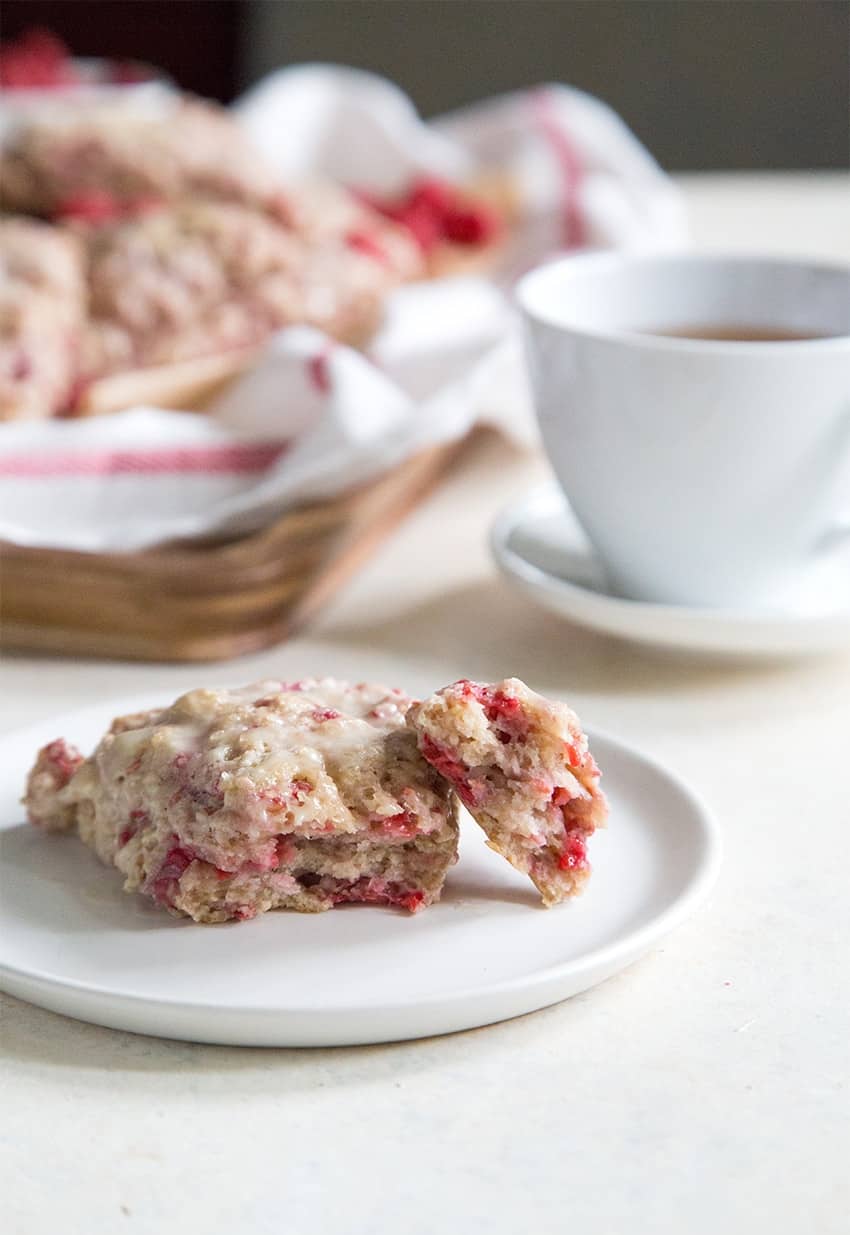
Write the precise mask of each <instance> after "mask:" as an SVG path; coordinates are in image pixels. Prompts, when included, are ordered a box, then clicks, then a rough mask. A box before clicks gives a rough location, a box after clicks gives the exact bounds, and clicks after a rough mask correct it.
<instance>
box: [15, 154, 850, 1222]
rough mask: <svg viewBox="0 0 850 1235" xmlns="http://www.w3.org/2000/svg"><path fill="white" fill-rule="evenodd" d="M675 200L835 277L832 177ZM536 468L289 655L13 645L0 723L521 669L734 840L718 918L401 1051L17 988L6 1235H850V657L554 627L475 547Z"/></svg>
mask: <svg viewBox="0 0 850 1235" xmlns="http://www.w3.org/2000/svg"><path fill="white" fill-rule="evenodd" d="M681 183H682V184H683V186H684V188H685V191H686V194H687V197H688V200H689V203H690V205H691V208H692V218H693V221H694V233H695V239H696V243H697V244H698V245H699V246H700V247H703V248H706V247H710V248H713V249H724V248H725V249H728V250H733V249H735V250H739V249H744V248H749V249H758V250H760V251H766V252H774V253H781V252H784V253H793V254H802V255H818V256H823V257H839V258H842V259H843V260H850V178H848V176H846V175H820V174H818V175H811V176H804V175H795V176H791V175H774V176H766V175H758V176H742V175H724V176H716V175H712V176H687V177H682V178H681ZM543 474H544V467H543V465H542V463H541V462H540V461H539V460H537V459H535V458H528V457H526V458H521V457H517V456H516V455H514V454H512V453H511V452H509V451H508V449H507V448H506V447H505V446H503V445H501V444H499V443H497V442H495V441H487V442H485V443H484V444H483V445H482V446H481V448H480V449H478V450H477V451H476V452H475V453H474V454H473V455H472V456H471V457H467V458H466V459H464V460H463V461H462V463H461V464H459V465H458V467H457V468H456V470H455V472H454V473H453V474H452V475H451V477H450V478H449V479H448V480H447V482H446V483H445V484H444V485H443V486H442V488H441V489H440V490H439V492H437V493H436V494H434V496H433V497H432V498H431V499H430V500H429V501H428V502H427V503H426V504H425V505H424V506H423V507H421V508H420V509H419V510H418V511H417V512H416V514H415V515H414V516H413V517H412V518H411V519H410V520H409V521H408V522H407V523H406V524H405V525H404V527H403V528H402V529H401V530H399V531H398V533H397V534H396V535H395V536H394V537H393V538H392V539H391V540H390V541H389V542H388V543H386V544H385V545H384V546H383V547H382V548H381V549H380V551H379V552H378V553H377V554H376V556H375V557H374V558H373V559H372V561H371V562H370V563H369V565H368V567H367V568H366V569H365V570H364V571H363V572H362V574H361V575H360V576H359V577H358V579H357V580H356V582H354V583H353V584H351V585H350V586H349V587H348V588H347V590H346V591H345V592H344V593H343V594H341V595H340V596H338V597H337V598H336V600H335V601H334V603H333V604H332V606H331V607H330V609H329V610H328V612H327V613H326V615H325V617H324V619H323V621H322V622H321V623H320V624H319V625H318V626H317V627H315V628H314V629H313V630H311V631H310V632H309V633H308V634H306V635H305V636H303V637H301V638H300V639H298V640H296V641H295V642H293V643H291V644H289V645H287V646H286V647H283V648H281V649H279V650H277V651H273V652H268V653H264V654H263V655H259V656H252V657H248V658H245V659H244V660H242V661H239V662H237V663H231V664H228V665H224V666H220V667H218V666H212V667H209V668H204V667H200V668H198V667H191V666H189V667H173V666H171V667H169V666H146V665H125V664H109V663H97V662H93V663H82V662H79V663H73V662H69V661H63V660H42V659H35V658H27V657H15V656H7V657H6V658H5V660H4V662H3V664H2V666H0V728H2V729H9V728H12V727H14V726H17V725H20V724H22V723H25V722H27V721H30V720H36V719H40V718H42V717H44V716H47V715H49V714H50V713H51V712H53V711H58V710H66V709H67V708H71V707H76V706H78V705H81V704H84V703H87V702H90V701H92V700H95V699H100V698H109V697H115V698H118V697H120V696H124V695H128V694H133V693H134V692H142V691H144V692H149V691H151V690H156V689H159V688H161V689H162V691H163V693H164V695H165V696H173V695H174V694H176V693H177V692H178V691H179V690H181V689H184V688H186V687H188V686H191V685H197V684H198V682H199V681H203V680H205V679H206V680H208V681H215V680H220V681H231V682H233V681H239V680H244V681H249V680H251V679H252V678H258V677H262V676H264V675H274V676H298V675H301V674H305V673H310V672H313V671H316V672H331V673H337V674H339V675H341V676H350V675H353V676H354V677H355V678H358V679H359V678H366V677H370V676H375V677H378V678H381V679H385V680H389V681H391V682H395V681H397V682H398V683H399V684H402V685H404V686H406V687H408V688H410V689H412V690H414V691H416V690H421V689H425V688H427V687H432V686H434V685H436V684H438V683H442V682H445V681H447V680H450V679H452V678H453V677H458V676H461V675H463V676H469V677H483V678H488V677H490V678H492V677H501V676H503V675H505V674H508V673H511V674H516V675H518V676H520V677H523V678H526V679H527V680H528V681H529V683H530V684H531V685H533V686H535V687H537V688H539V689H541V690H544V691H547V690H548V691H552V692H553V693H556V694H558V695H561V696H563V697H565V698H567V699H569V700H570V701H571V702H572V703H573V704H574V705H575V706H576V708H577V709H578V710H579V712H580V714H581V715H582V717H583V718H584V719H585V720H586V721H587V722H588V723H590V724H592V725H594V726H598V727H601V728H605V729H608V730H610V731H612V732H614V733H617V734H620V735H621V736H622V737H624V738H625V739H627V740H628V741H631V742H634V743H635V744H637V745H639V746H640V747H642V748H643V749H645V750H647V751H649V752H651V753H652V754H653V755H655V756H656V757H657V758H658V759H660V760H662V761H665V762H667V763H669V765H670V766H671V767H673V768H674V769H675V770H676V771H678V772H679V773H680V774H681V775H683V776H684V777H686V778H687V779H689V780H690V781H691V782H692V784H693V785H694V787H695V788H696V789H697V790H698V791H700V792H701V793H702V794H703V795H704V796H705V798H706V799H707V800H708V802H709V803H710V804H711V805H712V806H713V808H714V810H715V813H716V814H717V816H718V817H719V820H720V822H721V825H722V827H723V830H724V833H725V839H726V850H727V853H726V864H725V868H724V871H723V873H722V875H721V879H720V883H719V886H718V888H717V890H716V892H715V894H714V896H713V897H712V899H711V901H710V902H709V904H708V906H707V907H705V908H704V909H703V910H702V911H701V912H700V913H699V914H698V916H697V917H695V918H694V919H693V920H691V921H690V922H689V923H688V924H686V925H685V926H684V927H682V928H681V929H680V930H679V931H678V932H677V933H676V934H674V935H673V936H672V937H670V939H669V940H668V942H667V943H666V944H665V945H664V946H663V947H662V948H659V949H658V950H657V951H656V952H655V953H653V954H652V955H650V956H649V957H648V958H647V959H645V960H643V961H641V962H639V963H638V964H637V965H635V966H633V967H632V968H631V969H629V970H627V971H626V972H625V973H623V974H621V975H620V976H618V977H616V978H613V979H611V980H610V981H608V982H607V983H605V984H604V985H603V986H601V987H598V988H597V989H595V990H592V991H590V992H589V993H587V994H586V995H583V996H579V997H578V998H575V999H573V1000H570V1001H569V1002H568V1003H565V1004H561V1005H559V1006H558V1007H555V1008H551V1009H549V1010H547V1011H544V1012H539V1013H536V1014H534V1015H531V1016H527V1017H524V1018H522V1019H520V1020H516V1021H513V1022H509V1023H506V1024H502V1025H497V1026H494V1027H491V1028H488V1029H481V1030H475V1031H472V1032H468V1033H463V1034H459V1035H456V1036H453V1037H449V1038H438V1039H430V1040H426V1041H422V1042H413V1043H406V1044H400V1045H395V1046H382V1047H369V1048H355V1049H333V1050H317V1051H286V1050H273V1051H259V1050H240V1049H231V1048H223V1047H207V1046H196V1045H189V1044H180V1043H169V1042H164V1041H158V1040H155V1039H152V1038H142V1037H134V1036H132V1035H130V1034H122V1033H117V1032H113V1031H111V1030H106V1029H99V1028H95V1027H92V1026H88V1025H84V1024H80V1023H77V1022H74V1021H71V1020H67V1019H65V1018H63V1017H60V1016H56V1015H53V1014H51V1013H48V1012H43V1011H41V1010H39V1009H36V1008H33V1007H29V1006H28V1005H26V1004H23V1003H20V1002H18V1001H16V1000H13V999H8V998H6V999H4V1000H3V1003H2V1006H1V1008H2V1012H1V1014H2V1022H0V1060H2V1065H1V1066H2V1075H3V1093H4V1097H3V1117H2V1124H0V1144H2V1147H3V1154H2V1157H3V1159H4V1162H5V1166H4V1168H3V1175H4V1177H5V1182H2V1181H0V1194H2V1196H3V1200H2V1201H0V1221H2V1216H3V1214H4V1211H6V1221H5V1227H4V1229H5V1230H7V1231H9V1232H10V1235H43V1233H46V1232H48V1231H49V1232H53V1231H61V1232H63V1233H65V1235H78V1233H79V1235H115V1233H116V1232H122V1231H127V1232H139V1233H141V1232H144V1233H145V1235H148V1233H150V1235H153V1233H156V1235H163V1233H165V1232H172V1231H174V1232H177V1231H180V1232H181V1233H185V1235H194V1233H195V1232H198V1233H200V1232H218V1231H228V1232H234V1233H236V1235H243V1233H244V1235H255V1233H257V1235H259V1233H263V1235H265V1233H266V1232H268V1235H301V1233H302V1232H307V1231H310V1232H311V1233H313V1235H325V1233H326V1232H328V1233H330V1232H333V1233H334V1235H395V1233H396V1232H404V1235H436V1233H437V1232H448V1233H454V1232H458V1233H459V1235H474V1233H476V1232H482V1233H486V1235H526V1233H529V1235H530V1233H532V1232H533V1233H535V1235H549V1233H552V1235H554V1233H556V1232H557V1233H560V1232H564V1231H567V1230H575V1231H577V1232H581V1233H582V1235H620V1233H621V1232H626V1231H629V1232H637V1233H643V1232H652V1233H653V1235H668V1233H669V1235H716V1232H718V1231H724V1232H729V1233H730V1235H738V1233H739V1232H740V1233H741V1235H744V1233H746V1235H760V1233H762V1232H763V1233H764V1235H768V1233H769V1235H784V1233H785V1232H788V1233H791V1232H797V1231H806V1232H817V1233H818V1235H833V1233H835V1235H837V1233H838V1232H839V1231H842V1232H843V1231H844V1230H846V1226H845V1225H844V1224H845V1222H846V1214H847V1213H848V1212H850V1185H849V1184H848V1179H849V1178H850V1172H848V1170H847V1162H848V1156H850V1096H849V1095H848V1088H847V1079H848V1065H850V1015H848V1009H850V982H848V976H850V895H848V891H847V886H848V885H847V870H848V862H850V792H848V779H847V765H848V758H850V650H848V654H847V655H845V656H839V657H832V658H831V659H829V660H826V661H820V662H812V663H803V664H796V665H782V666H780V665H770V666H768V665H761V666H760V667H744V666H741V665H737V666H735V665H732V666H730V665H719V664H716V663H715V664H706V663H704V662H702V663H700V662H691V661H688V660H684V659H671V658H667V657H664V656H663V655H661V654H658V653H652V652H648V651H643V650H640V649H639V648H637V647H631V646H629V645H626V644H622V643H618V642H615V641H613V640H609V639H607V638H604V637H601V636H595V635H593V634H589V633H585V632H582V631H579V630H577V629H573V628H570V627H568V626H566V625H564V624H561V623H560V622H559V621H558V620H557V619H555V618H554V617H550V616H547V615H546V614H545V613H542V612H540V611H539V610H537V609H535V608H534V607H533V606H532V605H531V604H530V603H529V602H527V601H526V600H524V599H523V598H522V597H520V596H518V595H516V594H515V593H514V592H512V591H511V590H510V589H509V588H508V586H507V585H506V584H505V583H503V582H501V581H500V580H499V579H498V578H497V576H496V575H495V572H494V570H493V567H492V566H491V564H490V561H489V557H488V553H487V550H486V545H485V533H486V530H487V528H488V526H489V523H490V521H491V519H492V518H493V515H494V514H495V512H496V511H497V509H498V508H499V507H500V506H501V505H502V504H503V503H504V502H505V501H506V500H507V499H509V498H511V497H513V496H516V495H518V494H520V493H521V492H522V491H523V489H524V487H526V486H528V485H530V484H531V483H533V482H534V481H535V480H536V479H538V478H539V477H540V476H541V475H543ZM447 529H450V530H451V536H450V537H447V534H446V533H447ZM842 1213H843V1214H844V1215H845V1217H844V1218H842V1217H841V1215H842Z"/></svg>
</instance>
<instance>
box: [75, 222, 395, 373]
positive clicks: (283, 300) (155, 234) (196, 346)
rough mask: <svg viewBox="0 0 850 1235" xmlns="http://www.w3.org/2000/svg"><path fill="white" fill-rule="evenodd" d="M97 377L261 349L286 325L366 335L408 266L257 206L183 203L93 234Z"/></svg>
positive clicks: (91, 335)
mask: <svg viewBox="0 0 850 1235" xmlns="http://www.w3.org/2000/svg"><path fill="white" fill-rule="evenodd" d="M81 239H82V241H83V243H84V244H85V247H86V250H87V254H88V282H89V309H90V321H89V324H88V328H87V334H86V355H85V362H84V369H85V373H86V376H87V377H88V378H89V379H94V378H97V377H101V376H104V375H105V374H108V373H113V372H121V371H126V370H128V369H142V368H147V367H148V366H152V365H165V364H173V363H175V362H179V361H184V360H188V359H193V358H195V357H204V356H216V355H221V354H222V353H225V352H228V351H233V352H235V353H238V352H239V351H240V349H245V348H250V347H256V346H258V345H259V344H261V343H262V342H263V341H264V340H265V339H266V338H267V337H268V335H269V334H270V333H271V332H272V331H274V330H276V329H279V328H280V327H283V326H288V325H294V324H299V325H310V326H315V327H317V328H319V329H321V330H324V331H325V332H326V333H327V334H329V335H331V336H332V337H334V338H337V339H340V340H343V341H345V342H351V343H362V342H364V341H365V340H366V339H367V338H368V337H369V336H370V335H371V333H372V332H373V331H374V330H375V328H376V326H377V325H378V323H379V321H380V318H381V315H382V311H383V303H384V299H385V296H386V295H387V293H388V292H389V291H390V290H391V289H392V288H393V287H394V286H396V285H397V283H398V282H400V281H401V278H402V277H403V273H402V272H400V271H398V270H397V269H396V268H394V267H393V266H388V265H387V264H386V263H382V262H379V261H377V260H375V259H374V258H372V257H369V256H366V255H364V254H362V253H360V252H358V251H357V250H355V249H352V248H351V247H350V246H349V245H347V244H346V243H344V242H337V243H334V242H331V241H327V242H324V243H322V244H321V245H319V244H311V243H308V242H307V241H306V240H305V239H303V238H302V237H301V236H300V235H299V234H298V233H296V232H295V231H293V230H291V229H288V228H286V227H284V226H283V225H281V224H280V223H278V222H276V221H274V220H273V219H271V218H269V217H268V216H267V215H264V214H262V213H260V212H259V211H256V210H251V209H248V208H246V207H244V206H240V205H235V204H233V203H228V202H217V201H201V200H199V201H194V202H182V203H179V204H175V205H171V206H168V207H166V208H164V209H161V210H151V211H149V212H147V213H146V214H145V215H144V216H142V217H139V218H136V219H132V220H125V221H123V222H119V223H112V224H106V225H103V226H96V227H91V228H87V229H84V230H83V231H82V233H81Z"/></svg>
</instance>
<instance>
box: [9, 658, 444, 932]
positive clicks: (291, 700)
mask: <svg viewBox="0 0 850 1235" xmlns="http://www.w3.org/2000/svg"><path fill="white" fill-rule="evenodd" d="M409 704H410V699H409V698H408V696H407V695H405V694H404V693H403V692H402V691H400V690H388V689H386V688H385V687H383V686H376V685H372V684H370V683H359V684H358V685H356V686H350V685H348V683H345V682H339V681H336V680H334V679H332V678H322V679H315V678H305V679H302V680H301V681H296V682H277V681H275V682H261V683H258V684H256V685H253V686H248V687H245V688H243V689H240V690H193V691H190V692H189V693H188V694H186V695H183V696H181V698H179V699H178V700H177V701H176V702H175V703H173V704H172V705H171V706H170V707H165V708H157V709H154V710H152V711H149V712H140V713H137V714H135V715H131V716H122V717H119V718H118V719H117V720H115V721H113V723H112V726H111V728H110V730H109V732H108V733H107V734H106V735H105V736H104V737H103V738H102V739H101V741H100V742H99V744H98V746H97V748H96V749H95V750H94V752H93V753H92V754H91V755H90V756H89V758H87V759H84V758H83V756H82V755H81V754H80V753H79V752H78V751H77V750H76V749H75V748H74V747H73V746H70V745H69V744H68V743H66V742H65V741H64V740H63V739H61V738H60V739H58V740H56V741H55V742H51V743H50V744H49V745H48V746H46V747H44V748H43V749H42V750H41V751H40V752H39V755H38V759H37V760H36V763H35V766H34V767H33V769H32V771H31V772H30V775H29V780H28V783H27V793H26V797H25V802H26V806H27V811H28V815H29V818H30V820H31V822H32V823H34V824H37V825H39V826H41V827H44V828H46V829H47V830H49V831H59V832H62V831H77V832H78V833H79V835H80V838H81V839H82V840H83V841H84V842H85V843H86V844H87V845H89V846H91V848H92V849H94V851H95V852H96V853H97V855H98V856H99V857H100V858H101V860H102V861H103V862H105V863H106V864H107V865H110V866H115V867H117V868H118V870H119V871H120V872H121V874H122V875H123V876H124V887H125V889H126V890H127V891H130V892H133V891H137V892H141V893H142V894H143V895H144V896H147V897H149V898H150V899H151V900H152V901H154V902H155V903H156V904H157V905H160V906H162V907H163V908H164V909H168V910H169V911H170V912H171V913H173V914H177V915H183V916H186V917H190V918H193V919H194V920H195V921H196V922H224V921H228V920H242V919H246V918H253V917H256V915H257V914H259V913H264V912H266V911H267V910H269V909H284V908H285V909H297V910H302V911H307V912H313V911H317V910H323V909H330V908H332V907H333V906H335V905H340V904H347V903H350V902H360V903H366V904H379V905H391V906H395V907H398V908H402V909H407V910H409V911H410V912H416V911H417V910H419V909H422V908H424V907H425V906H427V905H430V904H431V903H432V902H433V901H435V900H437V899H438V898H439V895H440V892H441V890H442V887H443V881H444V879H445V876H446V871H447V870H448V868H449V867H450V866H451V865H452V863H453V862H454V861H455V860H456V857H457V837H458V829H457V821H456V817H455V815H456V812H455V806H454V802H453V799H452V794H451V790H450V788H449V786H448V785H447V784H446V783H445V781H444V780H443V779H442V777H440V776H439V775H438V774H437V773H436V772H435V771H434V770H433V769H432V768H431V767H430V766H429V765H428V764H427V762H426V761H425V760H423V759H422V758H421V756H420V755H419V752H418V750H417V748H416V740H415V738H414V736H413V734H412V733H411V732H410V730H408V729H407V728H406V727H405V722H404V717H405V713H406V711H407V708H408V706H409Z"/></svg>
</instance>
